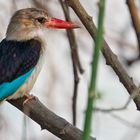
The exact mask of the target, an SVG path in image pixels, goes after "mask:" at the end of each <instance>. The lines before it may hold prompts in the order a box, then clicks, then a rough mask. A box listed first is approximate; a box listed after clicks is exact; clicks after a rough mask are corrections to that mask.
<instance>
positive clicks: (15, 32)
mask: <svg viewBox="0 0 140 140" xmlns="http://www.w3.org/2000/svg"><path fill="white" fill-rule="evenodd" d="M47 28H58V29H73V28H78V25H77V24H74V23H72V22H67V21H64V20H60V19H57V18H51V17H49V16H48V13H47V11H46V10H43V9H37V8H26V9H20V10H18V11H16V12H15V13H14V15H13V16H12V17H11V20H10V23H9V25H8V28H7V32H6V37H5V38H4V39H3V40H2V41H1V43H0V102H1V101H3V100H6V99H8V100H10V99H17V98H20V97H22V96H24V95H26V94H28V95H29V93H30V90H31V89H32V88H33V85H34V83H35V81H36V79H37V77H38V74H39V72H40V70H41V67H42V64H43V60H44V55H45V48H46V45H45V39H46V38H45V35H44V34H43V31H44V30H46V29H47Z"/></svg>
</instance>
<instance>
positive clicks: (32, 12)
mask: <svg viewBox="0 0 140 140" xmlns="http://www.w3.org/2000/svg"><path fill="white" fill-rule="evenodd" d="M46 28H58V29H72V28H78V26H77V25H76V24H74V23H72V22H66V21H63V20H60V19H56V18H50V17H49V16H48V14H47V12H46V11H45V10H42V9H36V8H26V9H21V10H18V11H17V12H15V14H14V15H13V16H12V18H11V21H10V23H9V25H8V29H7V33H6V39H7V40H17V41H24V40H29V39H32V38H38V37H39V34H40V33H41V32H42V31H43V30H45V29H46Z"/></svg>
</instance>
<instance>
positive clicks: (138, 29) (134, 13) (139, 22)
mask: <svg viewBox="0 0 140 140" xmlns="http://www.w3.org/2000/svg"><path fill="white" fill-rule="evenodd" d="M126 3H127V5H128V8H129V11H130V15H131V19H132V23H133V27H134V29H135V33H136V36H137V42H138V50H139V51H138V53H139V54H138V56H137V57H136V58H134V59H132V60H128V64H129V65H131V64H132V63H133V62H136V61H137V60H139V59H140V18H139V15H138V9H137V7H136V4H135V1H134V0H126Z"/></svg>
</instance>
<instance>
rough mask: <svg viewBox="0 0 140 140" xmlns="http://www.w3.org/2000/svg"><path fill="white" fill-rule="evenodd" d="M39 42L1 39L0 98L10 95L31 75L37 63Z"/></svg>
mask: <svg viewBox="0 0 140 140" xmlns="http://www.w3.org/2000/svg"><path fill="white" fill-rule="evenodd" d="M40 51H41V43H40V42H39V41H37V40H34V39H31V40H28V41H25V42H19V41H7V40H6V39H4V40H2V42H1V43H0V100H3V99H5V98H6V97H8V96H10V95H12V94H13V93H14V92H15V91H16V90H17V89H18V88H19V87H20V86H21V85H22V84H23V83H24V82H25V81H26V79H27V78H28V77H29V76H30V75H31V73H32V70H33V68H34V67H35V65H36V64H37V62H38V60H39V57H40Z"/></svg>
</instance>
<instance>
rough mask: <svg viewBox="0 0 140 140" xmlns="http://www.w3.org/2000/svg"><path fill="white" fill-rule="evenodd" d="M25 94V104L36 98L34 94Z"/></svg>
mask: <svg viewBox="0 0 140 140" xmlns="http://www.w3.org/2000/svg"><path fill="white" fill-rule="evenodd" d="M24 96H25V97H26V100H25V101H24V102H23V106H25V104H27V102H29V101H31V100H33V99H34V100H36V97H35V96H34V95H29V94H25V95H24Z"/></svg>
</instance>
